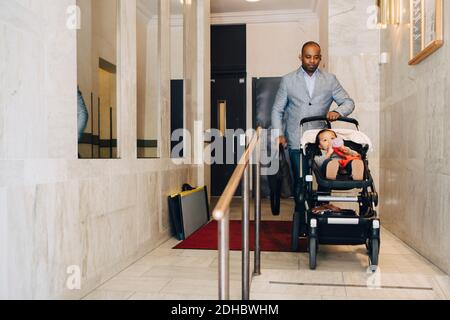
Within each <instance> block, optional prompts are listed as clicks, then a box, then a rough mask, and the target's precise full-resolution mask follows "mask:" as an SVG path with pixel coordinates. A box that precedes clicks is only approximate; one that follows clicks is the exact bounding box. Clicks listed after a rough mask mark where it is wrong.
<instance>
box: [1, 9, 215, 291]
mask: <svg viewBox="0 0 450 320" xmlns="http://www.w3.org/2000/svg"><path fill="white" fill-rule="evenodd" d="M205 1H206V0H202V1H200V0H199V1H191V3H195V4H196V5H195V6H192V7H189V9H188V10H193V11H194V12H197V10H199V8H200V4H203V3H204V2H205ZM163 2H164V3H166V1H163ZM198 3H200V4H198ZM208 3H209V2H208ZM74 4H75V0H39V1H22V0H9V1H0V38H1V39H2V43H1V46H0V88H1V90H0V299H1V298H9V299H19V298H20V299H57V298H73V299H77V298H80V297H82V296H84V295H85V294H87V293H88V292H90V291H91V290H92V289H94V288H95V287H97V286H99V285H100V284H101V283H102V282H104V281H105V280H107V279H109V278H110V277H111V276H113V275H115V274H117V273H118V272H120V271H121V270H123V269H124V268H125V267H127V266H128V265H130V264H131V263H133V262H135V261H136V260H137V259H139V258H140V257H142V256H144V255H145V254H146V253H148V252H149V251H151V250H152V249H153V248H155V247H156V246H158V245H159V244H160V243H162V242H164V241H166V240H167V239H168V238H169V237H170V235H169V222H168V221H169V219H168V208H167V202H166V201H167V196H168V195H170V194H172V193H174V192H177V191H179V189H180V188H181V185H182V184H183V183H186V182H188V183H191V184H194V185H195V184H197V176H198V174H197V173H198V171H201V170H203V168H201V170H200V169H199V168H198V167H194V166H191V165H175V164H173V163H172V162H171V161H170V160H169V157H168V154H169V152H168V150H169V146H170V140H169V137H170V132H169V131H167V132H165V131H162V133H161V135H162V139H161V141H162V143H163V145H164V146H163V147H162V158H161V159H156V160H137V159H136V154H137V150H136V133H137V130H136V123H137V121H136V118H137V114H136V42H135V37H134V36H135V28H136V20H135V17H136V2H135V0H120V5H119V12H120V17H119V20H120V28H119V29H120V36H119V43H120V51H119V53H120V54H119V57H118V59H119V61H118V67H119V74H120V81H119V83H120V85H119V87H118V90H119V100H118V105H119V110H120V115H119V144H120V148H119V154H120V158H121V159H118V160H78V159H77V134H76V121H77V120H76V84H77V78H76V77H77V64H76V33H75V31H74V30H70V29H68V28H67V27H66V22H67V19H68V17H69V16H68V14H67V8H68V7H69V6H71V5H74ZM197 4H198V5H197ZM162 10H164V13H165V14H164V15H162V16H164V17H165V19H166V22H162V24H164V27H163V28H161V29H162V30H165V29H167V28H166V27H165V26H168V25H169V23H168V19H169V14H168V12H169V11H168V8H167V7H166V6H165V5H163V6H162ZM208 10H209V8H208ZM204 14H205V11H198V17H200V21H203V22H205V23H206V21H208V18H207V17H203V15H204ZM202 17H203V18H202ZM188 35H189V34H188ZM189 36H192V37H195V38H197V37H198V35H197V33H195V32H193V33H192V34H190V35H189ZM166 43H168V40H167V39H166V40H164V43H163V44H162V46H163V47H168V46H167V45H166ZM197 43H198V42H197ZM200 45H203V43H200V44H199V46H200ZM165 52H167V54H166V55H163V56H165V58H164V59H163V61H164V62H163V63H162V65H161V71H162V72H163V73H164V77H162V79H163V81H165V87H164V88H166V90H163V91H162V93H161V95H162V99H161V100H162V101H161V110H162V112H161V122H162V130H167V129H168V124H169V123H170V110H169V109H168V108H169V106H170V103H169V102H170V96H169V91H168V88H169V87H168V85H169V84H170V83H169V81H170V62H169V61H170V51H168V50H167V51H165ZM206 58H207V57H206ZM190 59H191V60H189V61H188V62H189V64H188V65H189V66H190V67H191V68H193V69H196V68H199V69H200V70H203V65H204V64H209V61H204V60H203V57H202V59H200V58H198V56H196V55H195V54H193V55H191V56H190ZM191 81H192V83H193V84H194V85H193V87H196V88H197V87H201V84H198V83H197V82H198V81H200V80H199V78H193V79H192V80H191ZM188 90H189V89H188ZM189 94H191V96H193V97H197V95H198V91H196V92H194V93H190V92H189ZM195 101H196V100H195ZM189 108H195V111H193V110H191V109H189ZM189 108H188V109H187V112H188V113H191V112H192V113H194V114H196V115H197V114H198V112H197V110H198V109H203V108H204V107H203V106H198V105H196V104H194V103H193V104H191V105H190V107H189ZM192 119H193V120H194V119H196V118H195V117H192ZM70 266H78V267H79V268H80V271H81V276H82V279H81V288H80V289H75V290H70V289H69V287H68V286H67V280H68V279H69V276H70V275H71V274H69V273H68V272H67V271H68V268H69V267H70ZM69 271H71V270H70V269H69Z"/></svg>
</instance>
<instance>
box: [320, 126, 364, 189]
mask: <svg viewBox="0 0 450 320" xmlns="http://www.w3.org/2000/svg"><path fill="white" fill-rule="evenodd" d="M335 139H337V135H336V133H335V132H334V131H332V130H329V129H326V130H322V131H320V132H319V134H318V135H317V138H316V145H317V146H318V147H319V149H320V150H322V155H321V156H320V157H316V158H315V161H316V163H317V165H318V166H319V168H320V169H321V172H322V173H323V174H324V175H325V176H326V178H327V179H328V180H336V179H337V175H338V174H339V171H340V169H345V170H346V171H347V172H348V173H349V174H350V175H351V176H352V178H353V180H355V181H363V180H364V162H363V161H362V160H361V155H360V154H359V153H358V152H356V151H354V150H352V149H350V148H348V147H345V146H341V147H335V146H333V140H335Z"/></svg>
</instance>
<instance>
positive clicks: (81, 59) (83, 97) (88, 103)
mask: <svg viewBox="0 0 450 320" xmlns="http://www.w3.org/2000/svg"><path fill="white" fill-rule="evenodd" d="M76 3H77V6H78V7H79V13H80V15H81V16H80V26H79V29H78V31H77V75H78V88H77V89H78V90H77V98H78V99H77V123H78V154H79V158H82V159H94V158H95V159H103V158H105V159H113V158H117V78H118V77H117V31H118V30H117V25H118V23H117V21H118V19H117V8H118V1H117V0H77V2H76Z"/></svg>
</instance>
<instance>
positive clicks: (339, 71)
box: [328, 0, 381, 186]
mask: <svg viewBox="0 0 450 320" xmlns="http://www.w3.org/2000/svg"><path fill="white" fill-rule="evenodd" d="M374 2H375V1H373V0H333V1H329V2H328V3H329V34H328V44H329V48H328V51H329V52H328V55H329V57H328V59H329V66H328V69H329V72H331V73H334V74H336V76H337V78H338V80H339V81H340V82H341V84H342V86H343V87H344V88H345V89H346V90H347V92H348V93H349V94H350V96H351V97H352V98H353V99H354V100H355V103H356V110H355V112H354V113H353V114H352V115H351V117H354V118H356V119H357V120H359V122H360V125H361V131H363V132H364V133H366V134H367V135H368V136H369V137H370V139H371V140H372V142H373V144H374V148H375V149H374V152H373V153H371V154H370V155H369V160H370V168H371V170H372V174H373V176H374V179H375V184H376V186H379V157H380V147H381V145H380V126H379V119H380V99H379V96H380V67H379V53H380V32H379V30H378V29H375V28H369V25H368V22H369V21H370V19H372V15H373V13H371V10H370V9H373V5H374Z"/></svg>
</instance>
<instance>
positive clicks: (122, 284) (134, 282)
mask: <svg viewBox="0 0 450 320" xmlns="http://www.w3.org/2000/svg"><path fill="white" fill-rule="evenodd" d="M170 280H171V279H169V278H119V277H117V278H114V279H112V280H110V281H108V282H106V283H105V284H104V285H102V286H101V287H100V288H99V290H101V291H127V292H130V291H131V292H145V293H155V292H159V291H160V290H161V289H162V288H163V287H164V286H166V285H167V284H168V283H169V282H170Z"/></svg>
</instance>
